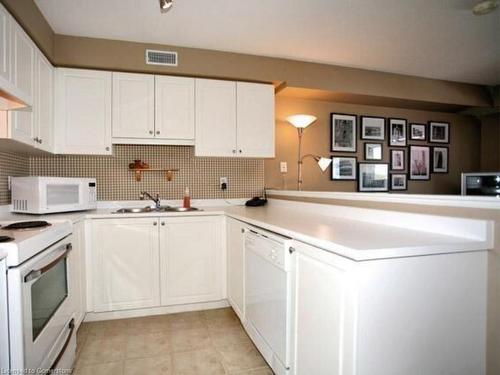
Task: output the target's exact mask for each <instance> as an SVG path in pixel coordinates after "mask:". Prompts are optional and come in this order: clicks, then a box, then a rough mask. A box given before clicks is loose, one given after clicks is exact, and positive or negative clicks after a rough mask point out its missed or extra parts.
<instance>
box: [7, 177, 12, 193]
mask: <svg viewBox="0 0 500 375" xmlns="http://www.w3.org/2000/svg"><path fill="white" fill-rule="evenodd" d="M11 178H12V176H7V190H9V191H10V190H11V186H10V185H11V183H12V180H11Z"/></svg>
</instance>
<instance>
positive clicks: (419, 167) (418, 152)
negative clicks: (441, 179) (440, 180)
mask: <svg viewBox="0 0 500 375" xmlns="http://www.w3.org/2000/svg"><path fill="white" fill-rule="evenodd" d="M430 152H431V151H430V147H429V146H413V145H412V146H410V152H409V155H408V175H409V179H410V180H417V181H428V180H430V179H431V173H430V172H431V171H430V167H431V164H430V158H431V155H430Z"/></svg>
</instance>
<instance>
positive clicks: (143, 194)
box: [140, 191, 161, 209]
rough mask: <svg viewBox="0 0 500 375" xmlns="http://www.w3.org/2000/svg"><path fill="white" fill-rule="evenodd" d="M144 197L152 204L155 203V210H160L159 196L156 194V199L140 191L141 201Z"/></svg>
mask: <svg viewBox="0 0 500 375" xmlns="http://www.w3.org/2000/svg"><path fill="white" fill-rule="evenodd" d="M145 196H146V197H148V198H149V199H151V200H152V201H153V202H155V207H156V209H160V208H161V202H160V195H159V194H156V198H153V196H152V195H151V194H149V193H148V192H147V191H141V195H140V199H141V200H143V199H144V197H145Z"/></svg>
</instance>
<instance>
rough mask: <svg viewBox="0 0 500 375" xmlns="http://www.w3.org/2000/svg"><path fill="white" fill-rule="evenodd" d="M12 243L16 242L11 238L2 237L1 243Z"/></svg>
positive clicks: (0, 237) (0, 238)
mask: <svg viewBox="0 0 500 375" xmlns="http://www.w3.org/2000/svg"><path fill="white" fill-rule="evenodd" d="M10 241H14V239H13V238H12V237H9V236H0V242H10Z"/></svg>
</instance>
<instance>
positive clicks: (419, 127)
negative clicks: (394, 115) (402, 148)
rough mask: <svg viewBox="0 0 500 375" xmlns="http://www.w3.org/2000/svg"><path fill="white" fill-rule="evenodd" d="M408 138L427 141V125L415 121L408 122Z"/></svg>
mask: <svg viewBox="0 0 500 375" xmlns="http://www.w3.org/2000/svg"><path fill="white" fill-rule="evenodd" d="M410 140H411V141H427V125H426V124H417V123H412V124H410Z"/></svg>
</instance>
